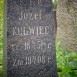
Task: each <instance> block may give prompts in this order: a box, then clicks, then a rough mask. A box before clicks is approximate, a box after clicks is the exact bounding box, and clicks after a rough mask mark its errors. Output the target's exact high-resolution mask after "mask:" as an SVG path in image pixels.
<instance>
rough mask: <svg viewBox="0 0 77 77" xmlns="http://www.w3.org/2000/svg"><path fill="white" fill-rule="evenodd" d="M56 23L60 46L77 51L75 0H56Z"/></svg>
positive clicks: (76, 6)
mask: <svg viewBox="0 0 77 77" xmlns="http://www.w3.org/2000/svg"><path fill="white" fill-rule="evenodd" d="M57 24H58V28H57V38H58V39H59V41H60V42H61V46H62V47H63V48H67V49H70V50H71V51H77V0H58V7H57Z"/></svg>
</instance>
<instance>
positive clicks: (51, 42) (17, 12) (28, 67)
mask: <svg viewBox="0 0 77 77" xmlns="http://www.w3.org/2000/svg"><path fill="white" fill-rule="evenodd" d="M7 6H8V8H7V77H57V68H56V55H55V35H54V34H55V25H56V23H55V21H56V20H55V12H54V11H53V10H52V6H51V0H7Z"/></svg>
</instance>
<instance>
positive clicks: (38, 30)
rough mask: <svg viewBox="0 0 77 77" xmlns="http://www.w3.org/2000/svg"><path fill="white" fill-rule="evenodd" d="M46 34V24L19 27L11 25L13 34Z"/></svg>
mask: <svg viewBox="0 0 77 77" xmlns="http://www.w3.org/2000/svg"><path fill="white" fill-rule="evenodd" d="M43 34H45V35H47V34H49V27H48V26H31V27H30V26H28V27H26V26H23V27H22V26H21V27H16V26H15V27H13V36H15V35H20V36H26V35H43Z"/></svg>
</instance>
